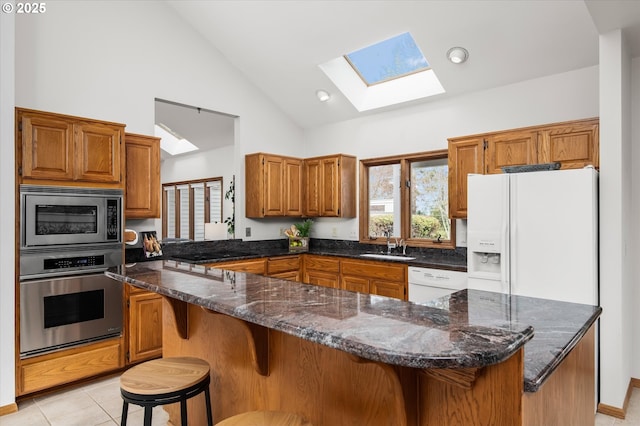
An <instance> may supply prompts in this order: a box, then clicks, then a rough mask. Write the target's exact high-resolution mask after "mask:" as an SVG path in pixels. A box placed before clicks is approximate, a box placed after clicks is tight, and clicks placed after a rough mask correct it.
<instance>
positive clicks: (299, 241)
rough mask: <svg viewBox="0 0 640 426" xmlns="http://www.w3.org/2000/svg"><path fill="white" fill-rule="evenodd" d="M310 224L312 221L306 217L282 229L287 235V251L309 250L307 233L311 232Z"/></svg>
mask: <svg viewBox="0 0 640 426" xmlns="http://www.w3.org/2000/svg"><path fill="white" fill-rule="evenodd" d="M311 225H313V221H312V220H311V219H306V220H304V221H302V222H301V223H296V224H294V225H291V228H289V229H287V230H286V231H284V233H285V235H286V236H287V237H289V251H290V252H298V251H308V250H309V234H310V233H311Z"/></svg>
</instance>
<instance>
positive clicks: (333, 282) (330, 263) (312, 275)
mask: <svg viewBox="0 0 640 426" xmlns="http://www.w3.org/2000/svg"><path fill="white" fill-rule="evenodd" d="M302 269H303V273H302V282H303V283H305V284H313V285H319V286H322V287H331V288H340V259H339V258H334V257H330V256H321V255H315V254H305V255H304V257H303V266H302Z"/></svg>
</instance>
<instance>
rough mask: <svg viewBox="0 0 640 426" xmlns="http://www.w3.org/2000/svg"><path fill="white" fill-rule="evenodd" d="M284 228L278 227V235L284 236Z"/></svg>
mask: <svg viewBox="0 0 640 426" xmlns="http://www.w3.org/2000/svg"><path fill="white" fill-rule="evenodd" d="M284 230H285V228H280V236H281V237H283V236H284Z"/></svg>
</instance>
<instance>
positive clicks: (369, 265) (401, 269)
mask: <svg viewBox="0 0 640 426" xmlns="http://www.w3.org/2000/svg"><path fill="white" fill-rule="evenodd" d="M341 264H342V265H341V267H342V275H355V276H360V277H369V278H377V279H383V280H387V281H401V282H404V281H405V280H406V276H407V274H406V270H407V266H406V265H393V264H391V263H386V262H375V261H366V260H343V261H342V262H341Z"/></svg>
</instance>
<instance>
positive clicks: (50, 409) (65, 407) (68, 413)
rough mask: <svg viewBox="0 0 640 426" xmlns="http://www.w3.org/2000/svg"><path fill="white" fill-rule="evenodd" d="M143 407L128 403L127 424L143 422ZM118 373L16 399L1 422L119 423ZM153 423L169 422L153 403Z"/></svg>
mask: <svg viewBox="0 0 640 426" xmlns="http://www.w3.org/2000/svg"><path fill="white" fill-rule="evenodd" d="M143 415H144V410H143V408H142V407H140V406H137V405H133V404H129V415H128V417H127V424H129V425H142V424H143ZM121 416H122V398H121V397H120V376H115V377H110V378H107V379H103V380H100V381H96V382H94V383H91V384H88V385H85V386H82V387H77V388H73V389H69V390H64V391H60V392H57V393H52V394H48V395H45V396H42V397H37V398H33V399H28V400H24V401H21V402H19V403H18V411H17V412H16V413H11V414H7V415H5V416H2V417H0V425H1V426H115V425H119V424H120V417H121ZM152 420H153V422H152V424H153V426H171V422H169V415H168V414H167V412H166V411H164V410H163V409H162V407H155V408H154V409H153V416H152Z"/></svg>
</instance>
